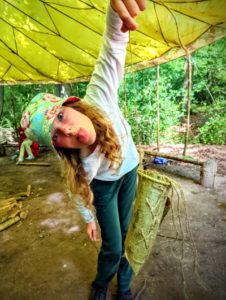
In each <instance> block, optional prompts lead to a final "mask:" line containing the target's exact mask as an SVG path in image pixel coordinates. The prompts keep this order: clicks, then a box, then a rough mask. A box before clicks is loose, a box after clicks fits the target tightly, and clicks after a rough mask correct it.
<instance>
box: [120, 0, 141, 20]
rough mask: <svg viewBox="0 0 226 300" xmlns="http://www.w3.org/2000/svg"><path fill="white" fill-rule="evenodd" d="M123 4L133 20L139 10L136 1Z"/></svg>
mask: <svg viewBox="0 0 226 300" xmlns="http://www.w3.org/2000/svg"><path fill="white" fill-rule="evenodd" d="M123 3H124V5H125V7H126V9H127V11H128V13H129V14H130V16H131V17H132V18H135V17H136V16H137V15H138V14H139V12H140V8H139V6H138V4H137V2H136V1H131V0H124V1H123Z"/></svg>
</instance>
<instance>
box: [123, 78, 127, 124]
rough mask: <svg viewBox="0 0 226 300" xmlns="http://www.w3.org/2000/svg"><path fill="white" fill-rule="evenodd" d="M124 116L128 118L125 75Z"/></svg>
mask: <svg viewBox="0 0 226 300" xmlns="http://www.w3.org/2000/svg"><path fill="white" fill-rule="evenodd" d="M123 83H124V116H125V118H127V103H126V102H127V93H126V76H124V82H123Z"/></svg>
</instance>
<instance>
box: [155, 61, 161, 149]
mask: <svg viewBox="0 0 226 300" xmlns="http://www.w3.org/2000/svg"><path fill="white" fill-rule="evenodd" d="M156 110H157V132H156V138H157V149H158V151H160V146H159V130H160V129H159V128H160V112H159V65H157V68H156Z"/></svg>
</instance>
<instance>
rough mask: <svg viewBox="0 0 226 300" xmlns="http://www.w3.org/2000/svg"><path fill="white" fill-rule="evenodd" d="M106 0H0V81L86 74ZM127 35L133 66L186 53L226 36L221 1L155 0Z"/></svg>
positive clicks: (95, 51) (72, 79)
mask: <svg viewBox="0 0 226 300" xmlns="http://www.w3.org/2000/svg"><path fill="white" fill-rule="evenodd" d="M107 2H108V1H103V0H82V1H80V0H0V84H13V83H25V82H30V83H31V82H33V83H34V82H45V83H47V82H62V83H63V82H64V83H66V82H76V81H85V80H88V79H89V76H90V75H91V73H92V70H93V67H94V64H95V61H96V58H97V56H98V52H99V49H100V46H101V40H102V33H103V31H104V26H105V11H106V5H107ZM147 3H148V7H147V10H146V11H145V12H144V13H142V14H141V15H140V16H139V17H138V23H139V30H138V31H136V32H132V33H131V34H130V43H129V45H128V51H127V60H126V63H127V66H130V65H133V66H134V67H133V68H135V69H136V70H137V69H142V68H146V67H149V66H151V65H155V64H160V63H163V62H166V61H168V60H172V59H174V58H176V57H178V56H181V55H185V54H186V53H187V52H192V51H194V50H195V49H197V48H200V47H202V46H204V45H207V44H209V43H211V42H213V41H215V40H217V39H220V38H222V37H224V36H225V35H226V24H225V23H224V22H226V9H225V5H226V0H167V1H163V0H154V1H147Z"/></svg>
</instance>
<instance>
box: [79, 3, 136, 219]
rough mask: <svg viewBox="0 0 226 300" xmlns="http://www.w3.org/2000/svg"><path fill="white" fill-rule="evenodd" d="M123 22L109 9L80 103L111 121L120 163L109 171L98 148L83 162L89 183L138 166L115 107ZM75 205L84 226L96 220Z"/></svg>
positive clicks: (125, 38) (122, 55)
mask: <svg viewBox="0 0 226 300" xmlns="http://www.w3.org/2000/svg"><path fill="white" fill-rule="evenodd" d="M121 26H122V21H121V20H120V18H119V17H118V14H117V13H115V12H114V11H113V9H112V8H111V7H110V5H109V7H108V12H107V21H106V30H105V33H104V35H103V44H102V48H101V51H100V54H99V57H98V60H97V62H96V65H95V68H94V72H93V74H92V77H91V80H90V83H89V85H88V87H87V90H86V95H85V97H84V99H83V101H87V102H88V103H89V104H91V105H95V106H97V107H98V108H99V109H100V110H101V111H103V112H104V113H105V114H106V116H107V118H108V119H109V120H110V121H111V122H112V125H113V127H114V130H115V132H116V134H117V136H118V139H119V143H120V145H121V153H122V158H123V161H122V164H121V165H120V166H119V167H118V168H117V169H109V165H110V162H109V160H107V159H106V158H105V156H104V154H103V153H100V146H97V147H96V148H95V150H94V151H93V153H91V154H90V155H89V156H88V157H85V158H83V159H82V164H83V167H84V169H85V171H86V173H87V176H88V181H89V182H91V181H92V179H93V178H95V179H99V180H104V181H114V180H118V179H120V178H121V177H122V176H123V175H125V174H126V173H128V172H129V171H131V170H132V169H133V168H135V167H136V166H137V165H138V162H139V156H138V153H137V150H136V146H135V144H134V142H133V139H132V136H131V130H130V126H129V124H128V123H127V121H126V120H125V118H124V117H123V114H122V112H121V110H120V108H119V106H118V87H119V84H120V81H121V79H122V77H123V74H124V65H125V55H126V46H127V43H128V39H129V36H128V33H123V32H121V30H120V29H121ZM76 206H77V209H78V211H79V212H80V213H81V215H82V217H83V219H84V221H85V222H86V223H90V222H92V221H93V220H94V219H95V217H94V215H93V213H92V211H91V210H89V209H88V208H86V207H85V206H84V205H83V201H81V200H80V199H79V198H78V197H76Z"/></svg>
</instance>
